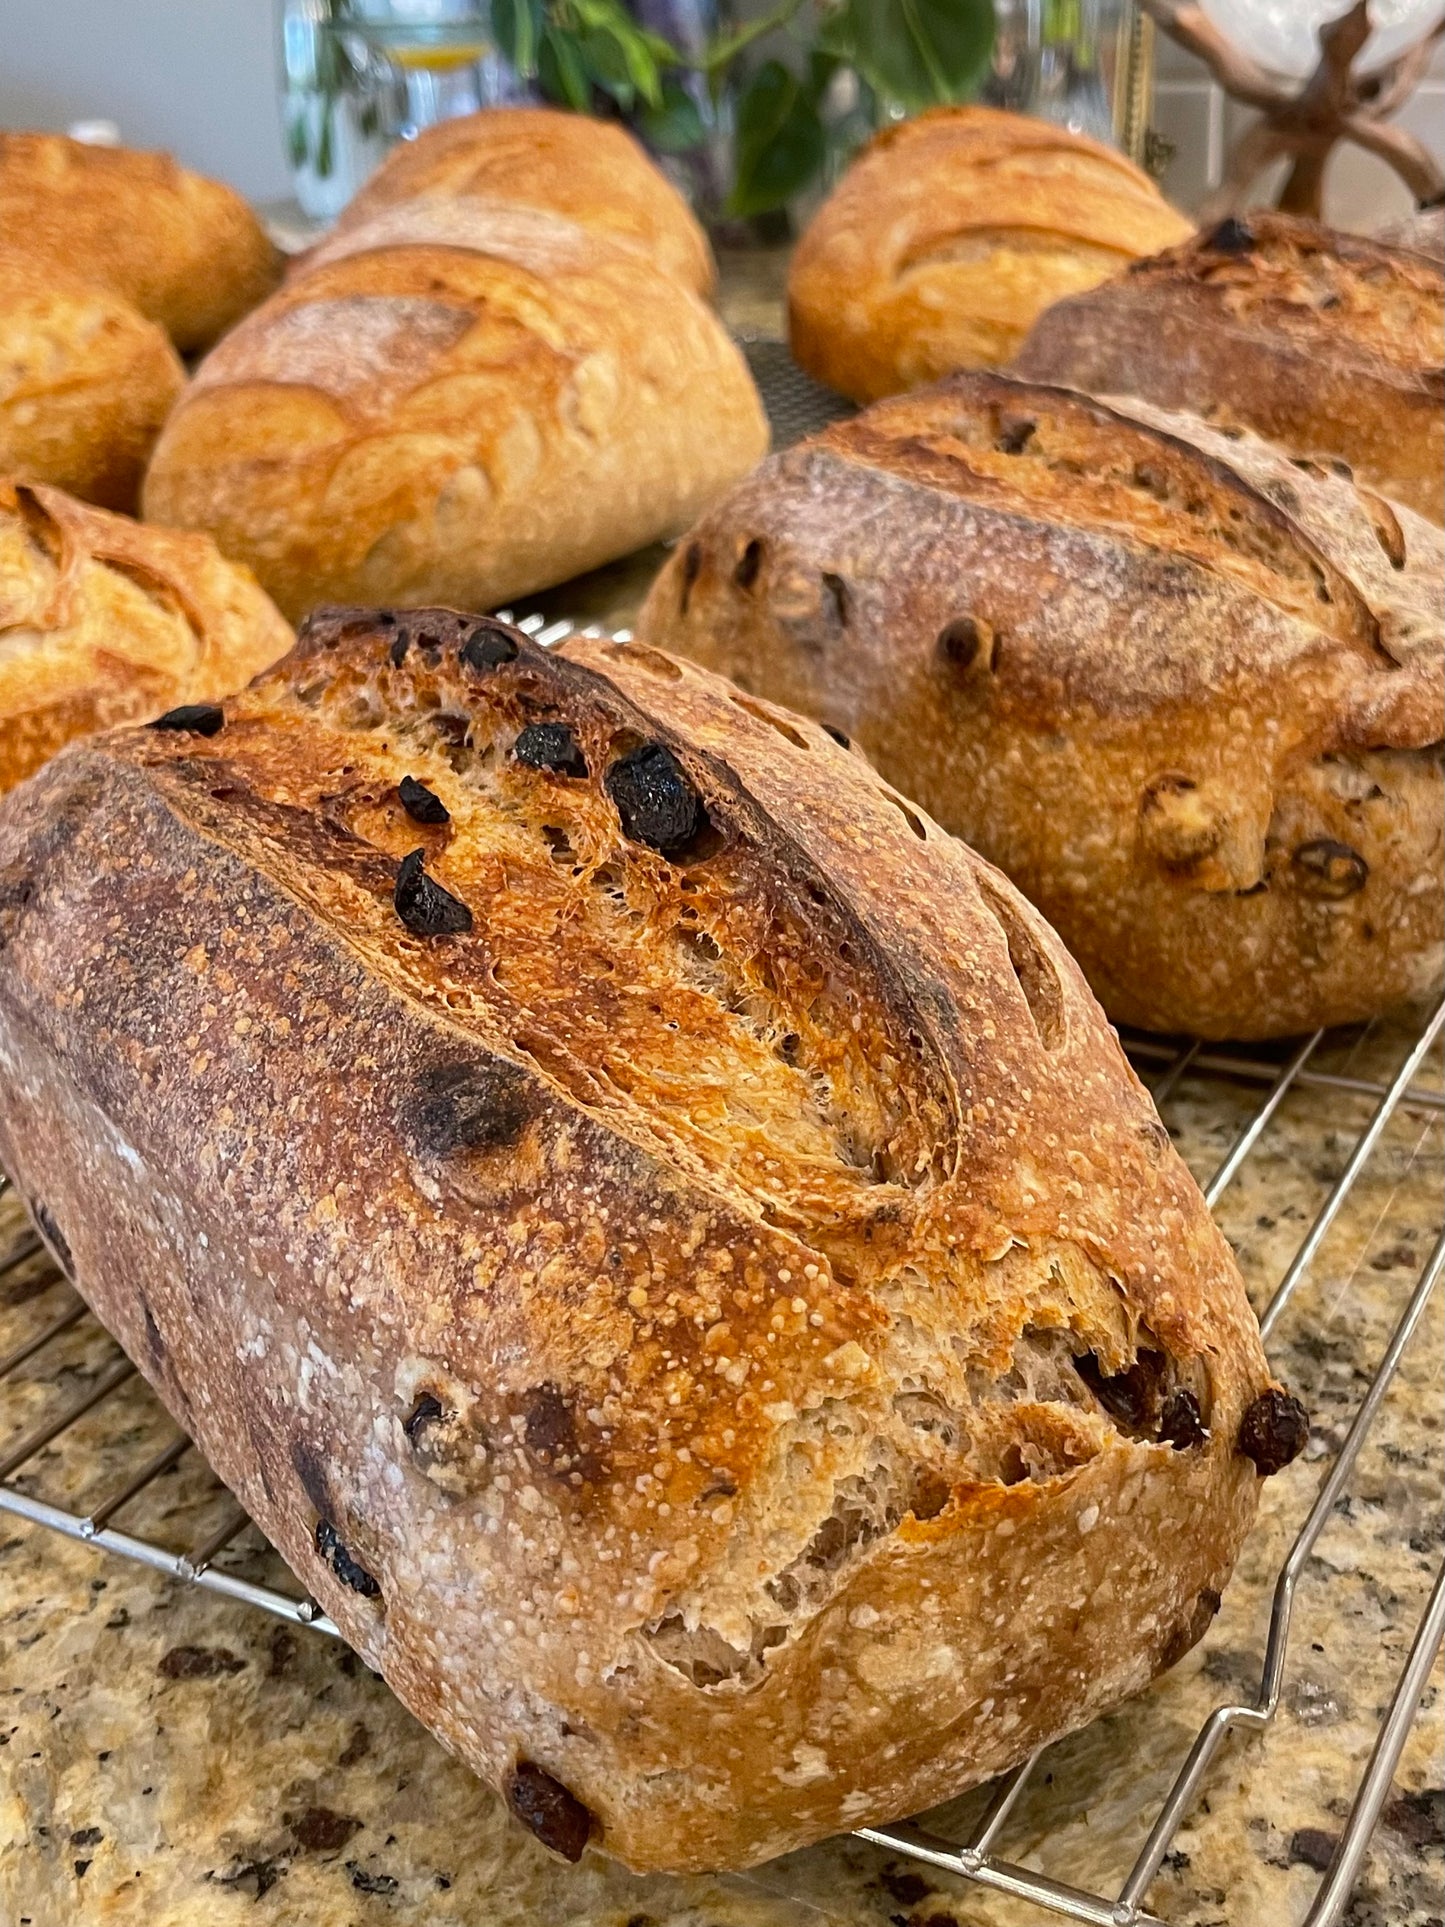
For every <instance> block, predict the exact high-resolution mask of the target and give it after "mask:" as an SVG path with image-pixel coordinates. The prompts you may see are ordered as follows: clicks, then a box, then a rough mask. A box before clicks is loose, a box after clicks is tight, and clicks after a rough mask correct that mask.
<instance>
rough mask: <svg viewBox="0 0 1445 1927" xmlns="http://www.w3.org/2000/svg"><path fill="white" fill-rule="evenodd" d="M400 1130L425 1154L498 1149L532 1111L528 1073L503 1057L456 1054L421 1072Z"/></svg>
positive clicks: (511, 1138)
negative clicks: (412, 1100)
mask: <svg viewBox="0 0 1445 1927" xmlns="http://www.w3.org/2000/svg"><path fill="white" fill-rule="evenodd" d="M408 1111H409V1115H408V1117H407V1121H406V1125H405V1130H406V1135H407V1137H408V1138H409V1139H410V1140H411V1143H412V1146H413V1148H414V1149H415V1150H417V1151H418V1152H420V1153H421V1155H422V1156H424V1157H440V1158H445V1157H452V1156H454V1155H455V1154H456V1153H457V1152H458V1151H500V1150H504V1149H505V1148H506V1147H507V1146H508V1145H509V1144H515V1143H516V1141H517V1139H518V1138H519V1137H520V1136H521V1134H522V1132H523V1130H524V1129H525V1128H526V1125H527V1122H528V1120H529V1119H530V1117H531V1115H532V1100H531V1097H530V1094H529V1092H528V1088H527V1074H526V1072H525V1071H524V1070H522V1068H521V1067H520V1065H517V1064H510V1063H508V1062H507V1060H506V1058H504V1057H484V1056H478V1057H461V1058H455V1059H453V1060H451V1061H449V1062H443V1063H439V1064H435V1065H433V1066H431V1067H430V1068H429V1069H427V1070H426V1071H424V1072H423V1073H422V1076H421V1078H420V1079H419V1082H418V1087H417V1089H416V1096H415V1100H414V1108H413V1107H412V1106H411V1105H409V1106H408Z"/></svg>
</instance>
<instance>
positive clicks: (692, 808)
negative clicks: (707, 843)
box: [607, 743, 707, 856]
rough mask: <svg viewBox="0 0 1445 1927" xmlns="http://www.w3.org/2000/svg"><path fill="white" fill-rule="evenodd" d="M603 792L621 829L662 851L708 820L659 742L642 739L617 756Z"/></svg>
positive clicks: (687, 839) (671, 850)
mask: <svg viewBox="0 0 1445 1927" xmlns="http://www.w3.org/2000/svg"><path fill="white" fill-rule="evenodd" d="M607 794H608V795H609V796H610V797H611V798H612V801H613V802H614V803H615V804H616V805H617V814H618V815H619V816H620V817H621V818H622V830H623V834H624V835H625V836H627V837H630V838H631V840H632V841H633V842H634V843H645V844H647V845H648V847H649V848H650V849H654V850H657V851H660V852H661V854H662V855H663V856H673V855H675V854H677V853H678V852H679V851H681V850H684V849H686V847H687V845H688V844H689V843H691V842H692V840H693V838H694V837H695V836H696V835H697V833H698V831H699V830H700V829H701V828H702V827H703V825H704V824H705V823H706V822H707V812H706V810H705V809H704V808H703V804H702V798H701V797H700V796H699V795H698V793H697V791H696V790H695V789H694V788H693V786H692V784H691V782H690V781H689V780H688V778H687V775H686V774H685V772H684V770H683V767H682V765H681V764H680V763H679V762H678V760H677V758H676V757H675V756H674V755H673V753H672V751H671V750H670V749H668V748H667V747H666V746H665V745H664V744H662V743H643V744H642V746H641V747H640V748H638V749H634V750H633V751H631V753H630V754H629V755H627V756H623V757H620V758H619V759H618V761H617V762H615V763H614V764H613V765H612V767H611V769H610V770H608V772H607Z"/></svg>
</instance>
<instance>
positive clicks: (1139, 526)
mask: <svg viewBox="0 0 1445 1927" xmlns="http://www.w3.org/2000/svg"><path fill="white" fill-rule="evenodd" d="M1442 576H1445V537H1442V535H1441V532H1440V530H1439V529H1437V528H1435V527H1433V526H1432V525H1431V524H1430V523H1428V522H1426V521H1424V520H1423V519H1422V518H1421V517H1419V516H1416V515H1412V514H1411V513H1410V511H1409V510H1408V509H1404V508H1392V507H1391V506H1390V504H1389V503H1387V502H1386V501H1385V500H1384V499H1383V498H1382V497H1380V496H1377V495H1374V494H1373V493H1371V492H1370V491H1369V490H1368V489H1364V488H1357V487H1355V486H1354V485H1352V484H1351V483H1350V482H1349V481H1347V480H1346V479H1345V478H1344V477H1342V476H1340V475H1338V474H1335V473H1333V472H1332V471H1330V470H1327V469H1326V468H1324V467H1322V466H1321V465H1319V464H1317V463H1314V462H1311V461H1308V460H1296V461H1291V460H1290V459H1288V458H1287V457H1285V456H1283V455H1281V454H1280V453H1279V452H1278V451H1277V450H1274V449H1271V448H1269V447H1268V446H1267V445H1266V444H1264V443H1263V442H1260V441H1258V440H1257V439H1255V438H1254V437H1253V436H1250V435H1246V434H1244V433H1243V432H1242V431H1239V430H1235V431H1233V432H1232V433H1225V432H1221V431H1217V430H1215V429H1212V428H1210V427H1208V426H1207V425H1206V424H1205V423H1203V422H1201V421H1199V420H1197V419H1195V418H1193V417H1190V416H1184V415H1170V414H1166V413H1164V412H1162V411H1159V410H1153V409H1150V408H1148V407H1147V406H1146V405H1145V404H1143V403H1137V402H1132V401H1131V402H1120V403H1108V404H1106V403H1104V402H1100V401H1093V400H1090V399H1088V398H1087V397H1085V396H1083V395H1079V394H1074V393H1072V392H1070V391H1069V390H1067V389H1059V388H1051V387H1047V386H1044V385H1043V384H1041V383H1034V382H1023V381H1015V380H1010V379H1009V378H1008V377H1006V376H1001V375H987V374H976V375H957V376H954V377H952V378H951V379H950V380H948V381H946V382H942V383H940V384H939V386H938V387H936V388H934V389H931V390H929V391H927V392H926V393H923V394H919V395H914V396H909V397H899V398H898V399H896V400H893V401H887V402H880V403H878V404H877V405H876V406H875V407H873V408H871V409H869V410H867V411H866V413H864V414H862V415H860V416H858V417H857V418H856V419H855V420H853V421H850V422H845V423H839V424H836V425H835V426H833V427H831V428H829V429H827V430H826V431H825V432H824V433H823V434H822V435H820V436H817V437H816V438H815V439H814V440H812V441H811V442H808V443H805V444H802V445H800V446H798V447H796V448H793V449H790V450H789V451H788V452H787V453H786V454H783V455H779V456H776V457H774V458H773V459H772V460H771V461H769V462H765V463H764V464H763V465H762V467H760V468H759V469H758V470H756V472H755V473H754V474H753V475H752V476H750V477H749V478H748V480H747V481H746V482H744V483H743V484H742V485H741V487H739V488H738V489H736V490H734V492H733V493H732V494H731V495H730V496H729V497H728V498H727V499H726V500H725V501H724V502H722V503H721V504H720V505H719V506H718V507H717V508H716V509H715V510H713V511H712V513H711V514H710V515H708V516H707V517H706V518H705V519H704V520H703V521H702V522H700V523H699V524H698V526H697V527H696V529H695V530H694V531H693V534H692V536H691V537H690V539H689V540H687V541H686V542H684V543H682V544H680V545H679V547H678V549H677V551H676V553H675V554H674V556H673V558H672V560H671V561H670V562H669V564H668V566H667V568H666V569H665V570H664V571H663V573H662V575H661V576H660V577H659V578H658V581H657V583H656V584H655V585H654V588H653V591H652V593H651V596H650V597H649V600H648V602H647V605H646V607H645V609H644V611H643V614H642V618H641V621H640V624H639V634H640V635H641V636H642V637H643V638H644V639H645V640H647V641H649V642H652V643H655V644H662V645H665V646H667V647H669V648H675V649H677V650H679V651H681V652H683V653H684V654H686V655H689V656H692V657H694V658H695V659H696V660H698V661H699V662H702V663H705V664H707V666H708V667H710V668H712V669H719V670H722V671H724V672H725V673H726V674H728V675H730V676H733V677H734V678H735V679H736V680H737V681H739V682H740V683H741V684H742V685H743V686H744V687H745V688H748V689H752V690H755V691H757V692H758V693H759V694H761V695H765V696H768V697H770V698H772V699H773V700H775V701H778V702H783V703H788V704H790V705H791V706H792V707H794V708H796V709H800V710H803V711H805V712H806V713H808V714H810V715H813V716H817V717H820V718H821V719H822V720H823V721H825V722H827V723H831V724H832V725H834V726H835V727H837V728H840V729H842V730H844V731H846V732H847V733H848V734H849V735H850V736H852V737H854V738H856V739H857V741H858V742H859V743H860V744H861V745H862V746H863V748H864V749H865V750H866V751H867V752H868V754H869V755H870V756H871V757H873V758H874V759H875V761H876V762H877V765H878V767H879V769H880V770H881V771H882V772H883V774H884V775H885V776H886V777H888V778H889V779H890V780H891V781H892V782H894V783H896V784H897V785H898V786H899V788H900V789H902V790H904V791H906V792H907V794H908V795H910V796H912V797H915V798H917V800H918V801H919V802H920V803H921V804H922V805H923V806H924V808H925V809H928V810H931V811H932V812H933V814H934V815H935V816H936V817H937V818H938V820H939V822H941V823H942V824H944V825H945V826H946V827H947V828H948V829H950V830H953V831H955V832H956V833H957V834H958V835H960V836H962V837H964V838H966V839H967V841H968V842H970V843H971V844H973V845H974V847H975V848H976V849H978V850H980V851H982V852H983V854H984V855H985V856H987V857H989V858H990V859H991V860H992V861H993V862H995V863H997V864H999V865H1000V867H1001V868H1003V869H1004V870H1006V871H1007V872H1008V873H1009V875H1010V876H1011V877H1012V878H1013V880H1014V882H1015V883H1017V884H1018V885H1019V887H1020V888H1021V889H1022V890H1023V891H1024V892H1025V893H1026V894H1027V895H1028V896H1029V897H1030V898H1031V900H1032V901H1033V902H1034V903H1036V904H1037V905H1038V906H1039V908H1040V909H1041V910H1042V911H1043V912H1044V914H1045V916H1047V917H1048V918H1049V920H1050V921H1051V922H1052V923H1053V924H1054V925H1055V927H1056V928H1057V929H1058V931H1059V933H1060V934H1061V935H1062V937H1063V938H1064V941H1065V942H1066V943H1067V944H1068V945H1069V948H1070V949H1071V950H1072V951H1073V953H1074V955H1075V956H1076V957H1077V958H1078V959H1079V961H1080V963H1081V964H1082V965H1083V967H1084V970H1085V972H1086V973H1087V975H1088V977H1089V979H1090V981H1091V982H1092V984H1093V987H1094V989H1095V991H1096V992H1097V993H1098V995H1099V997H1100V998H1101V999H1102V1001H1103V1003H1104V1006H1105V1008H1106V1009H1107V1010H1108V1011H1109V1013H1110V1015H1111V1016H1113V1017H1115V1018H1118V1019H1120V1020H1121V1021H1127V1022H1130V1023H1136V1024H1143V1025H1146V1026H1148V1027H1150V1028H1153V1029H1158V1030H1185V1031H1192V1032H1197V1033H1200V1034H1202V1035H1205V1036H1209V1037H1221V1036H1222V1037H1263V1036H1270V1035H1282V1034H1288V1033H1290V1032H1293V1031H1299V1030H1310V1029H1313V1028H1314V1027H1315V1026H1316V1025H1317V1024H1332V1023H1343V1022H1347V1021H1352V1020H1354V1019H1357V1018H1364V1017H1368V1016H1370V1015H1372V1014H1374V1013H1376V1012H1378V1011H1380V1010H1382V1009H1384V1008H1386V1007H1387V1006H1388V1005H1390V1004H1391V1003H1393V1002H1396V1001H1398V1000H1401V999H1404V998H1408V997H1412V996H1416V995H1423V994H1426V993H1428V992H1430V991H1432V990H1433V989H1435V988H1436V987H1437V986H1438V985H1439V983H1440V977H1441V957H1442V936H1445V852H1442V841H1445V783H1442V771H1441V755H1442V739H1445V622H1442V613H1441V581H1442Z"/></svg>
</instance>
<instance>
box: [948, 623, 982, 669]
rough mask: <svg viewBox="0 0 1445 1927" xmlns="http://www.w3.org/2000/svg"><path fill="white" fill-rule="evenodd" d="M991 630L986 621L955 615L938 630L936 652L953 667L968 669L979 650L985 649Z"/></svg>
mask: <svg viewBox="0 0 1445 1927" xmlns="http://www.w3.org/2000/svg"><path fill="white" fill-rule="evenodd" d="M992 640H993V631H992V629H991V628H990V627H989V625H988V624H987V623H986V622H979V621H977V620H976V619H975V618H974V617H973V616H957V617H955V618H954V620H953V621H952V622H945V623H944V625H943V627H942V628H941V629H940V630H939V632H938V653H939V655H940V656H942V657H943V659H944V660H945V662H950V663H952V664H953V667H954V668H955V669H970V668H972V666H973V664H974V662H975V661H976V660H977V658H978V655H979V652H980V650H985V651H986V650H987V648H988V645H989V643H990V642H992Z"/></svg>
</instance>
